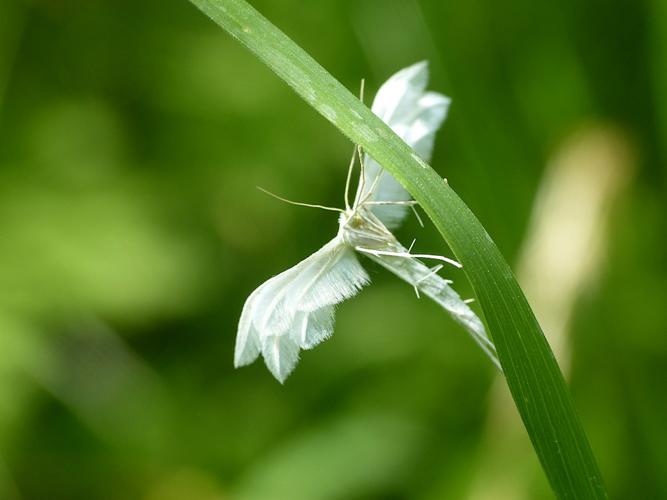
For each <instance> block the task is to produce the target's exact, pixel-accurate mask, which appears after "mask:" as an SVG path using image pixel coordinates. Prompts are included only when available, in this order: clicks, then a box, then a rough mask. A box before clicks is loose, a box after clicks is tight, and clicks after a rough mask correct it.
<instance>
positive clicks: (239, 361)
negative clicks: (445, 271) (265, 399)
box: [234, 62, 500, 382]
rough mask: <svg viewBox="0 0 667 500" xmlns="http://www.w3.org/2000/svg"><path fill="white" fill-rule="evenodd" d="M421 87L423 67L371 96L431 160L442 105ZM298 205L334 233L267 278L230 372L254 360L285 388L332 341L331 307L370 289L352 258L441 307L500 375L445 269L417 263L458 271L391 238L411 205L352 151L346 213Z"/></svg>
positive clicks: (242, 327) (245, 315)
mask: <svg viewBox="0 0 667 500" xmlns="http://www.w3.org/2000/svg"><path fill="white" fill-rule="evenodd" d="M427 82H428V67H427V64H426V62H420V63H417V64H415V65H413V66H410V67H408V68H405V69H403V70H401V71H399V72H398V73H396V74H395V75H393V76H392V77H391V78H390V79H389V80H387V81H386V82H385V83H384V84H383V85H382V87H381V88H380V89H379V90H378V93H377V95H376V97H375V100H374V101H373V105H372V111H373V112H374V113H375V114H376V115H377V116H379V117H380V118H381V119H382V120H383V121H384V122H385V123H386V124H387V125H389V126H390V127H391V128H392V130H393V131H394V132H396V134H398V135H399V136H400V137H401V138H402V139H403V140H404V141H405V142H406V143H407V144H408V145H410V146H411V147H412V148H413V149H414V151H415V152H416V153H417V154H418V155H419V156H420V157H421V158H423V159H424V160H427V161H428V160H429V158H430V156H431V151H432V149H433V140H434V136H435V132H436V131H437V130H438V128H439V127H440V125H441V124H442V122H443V120H444V119H445V115H446V114H447V108H448V107H449V99H448V98H447V97H445V96H443V95H441V94H438V93H435V92H427V91H425V89H426V84H427ZM355 156H358V157H359V163H360V165H361V175H360V178H359V184H358V187H357V192H356V196H355V198H354V201H353V203H351V204H350V202H349V188H350V178H351V172H352V169H353V166H354V163H355ZM269 194H270V193H269ZM274 196H275V195H274ZM278 198H279V197H278ZM280 199H283V198H280ZM284 201H289V200H284ZM290 203H295V202H290ZM296 204H298V205H306V206H313V207H318V208H323V209H326V210H334V211H338V212H340V217H339V230H338V234H337V235H336V237H335V238H334V239H333V240H331V241H330V242H329V243H327V244H326V245H324V246H323V247H322V248H320V249H319V250H318V251H317V252H315V253H314V254H313V255H311V256H310V257H308V258H306V259H305V260H303V261H301V262H300V263H298V264H297V265H296V266H294V267H292V268H291V269H288V270H287V271H285V272H283V273H281V274H279V275H277V276H274V277H273V278H271V279H269V280H268V281H266V282H265V283H264V284H262V285H261V286H260V287H259V288H257V289H256V290H255V291H254V292H253V293H252V294H251V295H250V297H248V299H247V300H246V303H245V305H244V307H243V312H242V313H241V319H240V322H239V329H238V334H237V338H236V348H235V353H234V365H235V366H236V367H239V366H244V365H247V364H249V363H252V362H253V361H255V360H256V359H257V358H258V357H259V355H260V354H261V355H262V356H263V357H264V361H265V363H266V366H267V367H268V368H269V370H270V371H271V373H272V374H273V375H274V376H275V377H276V378H277V379H278V380H279V381H280V382H284V380H285V379H286V378H287V376H288V375H289V374H290V373H291V371H292V370H293V369H294V367H295V365H296V363H297V361H298V359H299V352H300V350H301V349H311V348H313V347H314V346H316V345H317V344H319V343H320V342H322V341H323V340H325V339H327V338H328V337H329V336H331V334H332V333H333V328H334V309H335V307H336V304H338V303H340V302H342V301H343V300H345V299H348V298H350V297H352V296H353V295H355V294H356V293H357V292H358V291H359V290H360V289H361V288H362V287H363V286H365V285H366V284H368V283H369V281H370V280H369V276H368V274H367V273H366V271H365V270H364V268H363V267H362V266H361V264H360V262H359V260H358V259H357V255H356V254H357V253H361V254H364V255H365V256H367V257H368V258H370V259H371V260H374V261H375V262H377V263H378V264H380V265H381V266H383V267H385V268H386V269H388V270H389V271H391V272H392V273H394V274H396V275H397V276H398V277H399V278H401V279H403V280H404V281H406V282H408V283H409V284H410V285H412V286H413V287H414V288H415V291H416V292H417V295H418V296H419V294H420V292H421V293H423V294H424V295H426V296H428V297H430V298H431V299H433V300H434V301H435V302H437V303H438V304H440V305H441V306H442V307H443V308H444V309H445V310H446V311H447V312H448V313H449V314H450V315H451V316H452V318H454V319H455V320H456V321H457V322H458V323H460V324H461V325H462V326H463V327H464V328H465V329H466V330H467V331H468V332H469V333H470V334H471V336H472V337H473V339H474V340H475V341H476V342H477V343H478V344H479V345H480V347H481V348H482V349H483V350H484V351H485V352H486V353H487V354H488V355H489V357H490V358H491V359H492V361H493V362H494V363H495V364H496V365H497V366H498V367H499V366H500V365H499V363H498V360H497V357H496V351H495V348H494V346H493V344H492V342H491V341H490V340H489V338H488V336H487V334H486V332H485V330H484V325H483V324H482V322H481V321H480V319H479V318H478V317H477V315H476V314H475V313H474V312H473V311H472V310H471V309H470V307H468V301H464V300H462V299H461V297H459V295H458V294H457V293H456V292H455V291H454V290H453V289H452V287H451V286H450V284H451V281H449V280H446V279H444V278H442V277H440V276H439V275H438V271H439V270H440V269H441V268H442V266H443V264H440V265H437V266H436V267H434V268H429V267H428V266H426V265H425V264H424V263H423V262H422V261H421V260H419V259H431V260H438V261H441V262H444V263H449V264H451V265H454V266H456V267H461V265H460V264H459V263H458V262H456V261H453V260H451V259H448V258H446V257H442V256H438V255H428V254H413V253H411V248H409V249H406V248H405V247H403V246H402V245H401V244H400V243H399V242H398V240H397V239H396V238H395V237H394V235H393V234H392V233H391V229H394V228H396V227H397V226H399V225H400V223H401V221H402V220H403V218H404V217H405V215H406V212H407V210H408V209H409V208H412V209H413V210H414V205H415V204H416V202H415V201H412V200H411V198H410V195H409V194H408V192H407V191H406V190H405V189H404V188H403V187H402V186H401V185H400V184H399V183H398V181H396V179H394V178H393V177H392V176H391V175H390V174H389V173H387V172H385V171H384V170H383V169H382V167H381V166H380V165H379V164H378V163H377V162H375V161H374V160H373V159H372V158H371V157H369V156H367V155H365V154H364V153H363V151H362V150H361V148H359V147H357V148H356V150H355V155H353V157H352V161H351V163H350V168H349V170H348V175H347V182H346V185H345V209H337V208H330V207H322V206H319V205H308V204H305V203H296ZM415 214H416V211H415Z"/></svg>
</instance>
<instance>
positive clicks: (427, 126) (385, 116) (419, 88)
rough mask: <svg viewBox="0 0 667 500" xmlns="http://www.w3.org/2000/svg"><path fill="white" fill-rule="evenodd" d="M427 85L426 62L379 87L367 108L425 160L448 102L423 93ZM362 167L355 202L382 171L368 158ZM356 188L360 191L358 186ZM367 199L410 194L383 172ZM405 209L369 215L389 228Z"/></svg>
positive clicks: (392, 208) (395, 207) (389, 208)
mask: <svg viewBox="0 0 667 500" xmlns="http://www.w3.org/2000/svg"><path fill="white" fill-rule="evenodd" d="M427 83H428V64H427V63H426V61H422V62H419V63H417V64H413V65H412V66H409V67H407V68H404V69H402V70H400V71H399V72H398V73H396V74H394V75H393V76H392V77H391V78H389V80H387V81H386V82H385V83H384V84H383V85H382V86H381V87H380V89H379V90H378V93H377V95H376V96H375V100H374V101H373V105H372V108H371V109H372V111H373V113H375V114H376V115H377V116H378V117H379V118H381V119H382V121H384V122H385V123H386V124H387V125H389V127H390V128H391V129H392V130H393V131H394V132H395V133H396V134H397V135H398V136H399V137H400V138H401V139H403V140H404V141H405V142H406V143H407V144H408V145H409V146H410V147H412V149H414V150H415V152H416V153H417V154H418V155H419V156H420V157H421V158H422V159H424V160H425V161H429V160H430V158H431V153H432V151H433V141H434V138H435V133H436V131H437V130H438V129H439V128H440V125H441V124H442V122H443V120H444V119H445V116H446V115H447V109H448V108H449V102H450V100H449V98H448V97H445V96H444V95H442V94H438V93H436V92H425V89H426V85H427ZM365 167H366V168H365V181H364V183H363V186H364V192H361V193H358V199H361V198H363V197H364V196H366V195H367V193H368V191H369V190H370V189H371V186H372V185H373V181H374V180H375V178H376V177H377V176H378V175H379V174H380V172H381V171H382V167H381V166H380V165H379V164H378V163H377V162H376V161H375V160H373V159H372V158H370V157H369V156H368V155H366V157H365ZM358 189H359V190H360V189H361V183H360V187H359V188H358ZM369 199H371V200H376V201H407V200H409V199H410V195H409V194H408V192H407V191H406V190H405V189H404V188H403V186H401V184H400V183H399V182H398V181H397V180H396V179H394V177H392V176H391V175H390V174H389V173H388V172H385V173H384V174H382V176H381V177H380V180H379V182H378V184H377V187H376V189H375V191H374V193H373V194H372V195H371V197H370V198H369ZM406 210H407V207H406V206H401V205H380V206H374V207H373V213H375V215H376V216H377V217H378V218H379V219H380V220H381V221H382V222H383V223H384V224H385V226H387V227H388V228H389V229H393V228H396V227H397V226H398V225H400V223H401V221H402V220H403V218H404V217H405V213H406Z"/></svg>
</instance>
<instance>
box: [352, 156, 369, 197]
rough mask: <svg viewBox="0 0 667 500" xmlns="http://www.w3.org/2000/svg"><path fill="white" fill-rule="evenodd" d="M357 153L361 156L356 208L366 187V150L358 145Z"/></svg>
mask: <svg viewBox="0 0 667 500" xmlns="http://www.w3.org/2000/svg"><path fill="white" fill-rule="evenodd" d="M357 155H358V156H359V169H360V172H359V186H358V187H357V194H356V195H355V197H354V208H356V207H358V206H359V198H361V194H362V193H363V192H364V189H366V161H365V160H364V150H363V148H362V147H361V146H359V145H357Z"/></svg>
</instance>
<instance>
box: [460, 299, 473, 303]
mask: <svg viewBox="0 0 667 500" xmlns="http://www.w3.org/2000/svg"><path fill="white" fill-rule="evenodd" d="M473 302H475V299H465V300H464V301H463V303H464V304H472V303H473Z"/></svg>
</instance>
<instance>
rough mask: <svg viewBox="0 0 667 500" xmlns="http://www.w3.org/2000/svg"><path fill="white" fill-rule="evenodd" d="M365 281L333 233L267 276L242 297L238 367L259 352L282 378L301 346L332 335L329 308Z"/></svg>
mask: <svg viewBox="0 0 667 500" xmlns="http://www.w3.org/2000/svg"><path fill="white" fill-rule="evenodd" d="M368 281H369V278H368V274H367V273H366V271H365V270H364V268H363V267H362V266H361V264H360V263H359V261H358V259H357V257H356V255H355V254H354V252H353V251H352V250H351V249H350V248H349V247H348V246H347V245H346V244H345V243H344V242H343V241H342V240H341V239H340V238H338V237H337V238H335V239H334V240H332V241H331V242H329V243H327V244H326V245H325V246H324V247H322V248H321V249H320V250H318V251H317V252H315V253H314V254H313V255H311V256H310V257H308V258H306V259H305V260H303V261H301V262H300V263H298V264H297V265H296V266H294V267H292V268H290V269H288V270H287V271H285V272H283V273H281V274H279V275H278V276H275V277H273V278H271V279H270V280H268V281H267V282H266V283H264V284H263V285H262V286H260V287H259V288H258V289H257V290H256V291H255V292H253V294H252V295H251V296H250V297H249V298H248V300H247V301H246V305H245V307H244V311H243V313H242V315H241V322H240V323H239V334H238V336H237V351H236V354H237V356H236V359H235V362H237V366H241V365H242V364H248V363H250V362H252V361H254V360H255V359H256V358H257V356H258V355H259V353H260V352H261V353H262V355H263V357H264V361H265V363H266V365H267V367H268V368H269V370H270V371H271V373H272V374H273V375H274V376H275V377H276V378H277V379H278V380H279V381H281V382H283V381H284V380H285V379H286V378H287V376H288V375H289V374H290V372H291V371H292V370H293V369H294V366H295V365H296V363H297V361H298V359H299V350H300V349H310V348H312V347H313V346H315V345H317V344H318V343H319V342H321V341H323V340H325V339H326V338H328V337H329V336H331V334H332V333H333V325H334V306H335V305H336V304H338V303H340V302H342V301H343V300H345V299H347V298H349V297H352V296H353V295H355V294H356V293H357V292H358V291H359V290H360V289H361V288H362V287H363V286H364V285H365V284H366V283H368Z"/></svg>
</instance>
